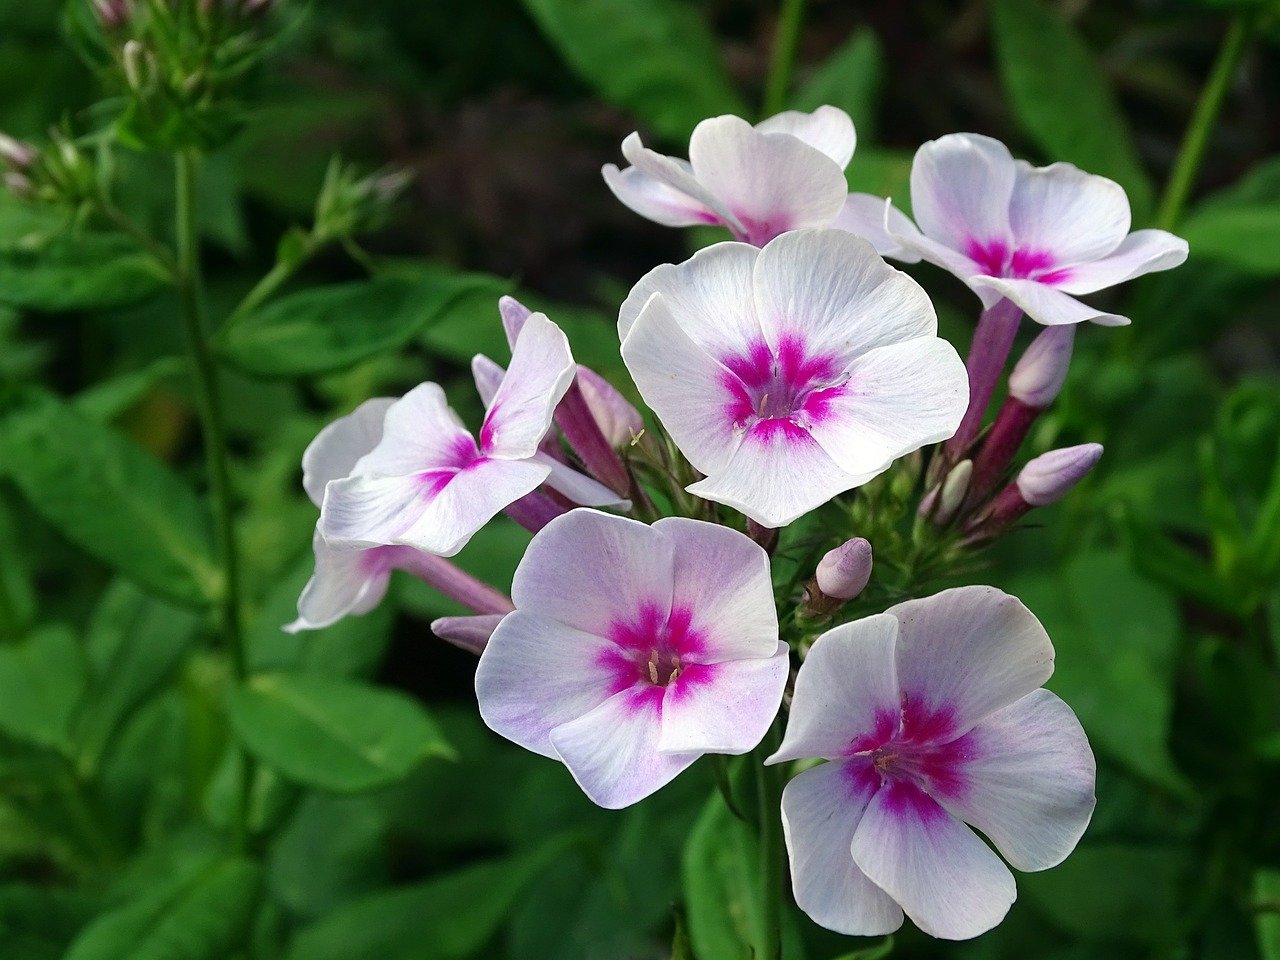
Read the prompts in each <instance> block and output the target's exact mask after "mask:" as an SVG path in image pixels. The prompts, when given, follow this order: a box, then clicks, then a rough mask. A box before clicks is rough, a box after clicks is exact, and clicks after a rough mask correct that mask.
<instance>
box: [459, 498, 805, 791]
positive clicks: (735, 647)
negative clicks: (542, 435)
mask: <svg viewBox="0 0 1280 960" xmlns="http://www.w3.org/2000/svg"><path fill="white" fill-rule="evenodd" d="M511 596H512V600H513V601H514V602H515V606H516V609H515V612H514V613H510V614H508V615H507V616H506V617H504V618H503V620H502V622H501V623H500V624H499V625H498V627H497V629H496V630H494V632H493V636H492V637H491V638H490V639H489V642H488V644H487V645H486V647H485V650H484V653H483V655H482V656H481V658H480V666H479V668H478V669H477V671H476V696H477V699H478V700H479V704H480V715H481V716H482V717H483V718H484V721H485V723H487V724H488V725H489V726H490V727H491V728H492V729H493V730H495V731H496V732H498V733H500V734H501V735H502V736H504V737H507V738H508V739H510V740H513V741H514V742H516V743H518V744H520V745H521V746H523V747H526V748H527V749H529V750H532V751H534V752H535V753H540V754H542V755H543V756H546V757H551V758H552V759H556V760H560V761H562V762H563V763H564V764H565V766H566V767H568V768H569V772H570V773H572V774H573V777H574V779H575V780H577V782H578V784H579V785H580V786H581V787H582V789H583V790H584V791H585V792H586V794H587V796H589V797H590V798H591V799H592V800H593V801H595V802H596V803H598V804H600V805H601V806H604V807H610V808H619V807H625V806H628V805H629V804H632V803H635V802H636V801H637V800H640V799H642V798H644V797H647V796H648V795H649V794H651V793H653V792H654V791H655V790H657V789H659V788H660V787H662V786H664V785H665V784H667V783H668V782H670V781H671V780H672V779H673V778H674V777H675V776H676V775H677V774H679V773H680V772H681V771H682V770H684V769H685V768H686V767H688V766H689V765H690V764H691V763H693V762H694V761H695V760H696V759H697V758H698V757H700V756H701V755H702V754H704V753H729V754H741V753H746V752H748V751H749V750H751V749H752V748H753V747H755V746H756V744H758V743H759V742H760V740H761V739H762V738H763V737H764V734H765V732H766V731H767V730H768V728H769V725H770V724H771V723H772V722H773V719H774V717H775V716H776V715H777V712H778V707H779V705H780V703H781V700H782V691H783V687H784V686H785V685H786V681H787V670H788V655H787V647H786V645H785V644H784V643H781V642H780V641H779V639H778V620H777V613H776V611H775V609H774V604H773V587H772V584H771V581H770V577H769V559H768V556H767V555H766V554H765V552H764V550H763V549H761V548H760V547H759V546H758V545H757V544H756V543H754V542H753V541H752V540H750V539H749V538H748V537H746V536H743V535H742V534H740V533H738V532H737V531H735V530H731V529H729V528H728V527H722V526H717V525H715V524H711V523H704V522H702V521H699V520H688V519H684V518H680V517H671V518H667V519H663V520H659V521H658V522H657V523H655V524H653V525H652V526H646V525H645V524H643V523H640V522H638V521H635V520H628V519H626V518H623V517H617V516H611V515H608V514H604V513H599V512H597V511H595V510H585V509H579V510H574V511H571V512H570V513H567V514H565V515H563V516H561V517H557V518H556V519H555V520H552V521H551V522H550V523H549V524H547V526H546V527H545V528H544V529H543V530H541V531H540V532H539V533H538V534H537V535H535V536H534V538H533V541H532V542H531V543H530V544H529V549H528V551H527V552H526V553H525V555H524V559H523V560H521V562H520V566H519V568H518V569H517V570H516V574H515V580H514V582H513V583H512V588H511Z"/></svg>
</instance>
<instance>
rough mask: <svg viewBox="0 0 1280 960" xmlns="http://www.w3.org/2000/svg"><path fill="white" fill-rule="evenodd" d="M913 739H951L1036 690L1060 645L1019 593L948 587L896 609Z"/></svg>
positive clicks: (907, 724)
mask: <svg viewBox="0 0 1280 960" xmlns="http://www.w3.org/2000/svg"><path fill="white" fill-rule="evenodd" d="M887 612H888V613H889V614H891V615H893V616H894V617H897V619H898V622H899V627H898V684H899V686H900V688H901V690H902V696H903V704H904V717H903V719H904V731H905V733H906V735H907V736H908V738H909V739H912V738H914V739H919V740H925V741H932V742H945V741H947V740H951V739H954V738H955V737H957V736H959V735H960V734H962V733H965V732H966V731H968V730H969V729H971V728H972V727H973V726H974V724H976V723H978V722H979V721H980V720H982V718H983V717H986V716H987V715H988V714H990V713H993V712H994V711H996V710H999V709H1000V708H1001V707H1007V706H1008V705H1009V704H1011V703H1014V702H1015V701H1017V700H1020V699H1021V698H1022V697H1025V696H1026V695H1027V694H1029V693H1030V692H1031V691H1032V690H1035V689H1036V688H1037V687H1039V686H1040V685H1041V684H1043V683H1044V682H1045V681H1046V680H1048V679H1049V676H1050V675H1051V674H1052V673H1053V644H1052V643H1050V642H1049V635H1048V634H1046V633H1045V631H1044V627H1042V626H1041V625H1040V621H1039V620H1037V619H1036V618H1035V615H1034V614H1033V613H1032V612H1031V611H1030V610H1028V609H1027V608H1026V607H1025V606H1023V605H1022V603H1021V601H1019V600H1018V598H1017V597H1011V596H1010V595H1009V594H1007V593H1004V592H1003V591H1001V590H997V589H996V588H995V587H986V586H971V587H956V588H955V589H952V590H944V591H942V592H941V593H938V594H935V595H934V596H932V597H925V598H923V599H920V600H908V601H907V602H905V603H900V604H898V605H897V606H895V607H890V608H889V610H888V611H887Z"/></svg>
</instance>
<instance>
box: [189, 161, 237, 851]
mask: <svg viewBox="0 0 1280 960" xmlns="http://www.w3.org/2000/svg"><path fill="white" fill-rule="evenodd" d="M175 163H176V170H175V174H176V176H175V183H176V197H177V217H176V219H177V224H176V227H177V251H178V272H177V283H178V297H179V301H180V303H181V308H182V309H181V313H182V320H183V323H184V324H185V325H186V329H187V341H188V348H189V349H190V351H191V359H192V368H193V369H194V371H195V392H196V406H197V408H198V410H199V413H200V422H201V427H202V429H203V434H204V454H205V464H206V470H207V472H208V474H209V495H210V499H211V500H212V503H213V515H214V525H215V531H216V535H217V539H218V551H219V554H220V556H221V560H222V574H223V584H222V592H221V597H220V606H221V610H220V615H221V621H222V624H221V625H222V633H223V638H224V639H225V641H226V644H227V649H228V652H229V653H230V656H231V665H232V669H233V670H234V672H235V676H236V678H237V679H243V678H244V677H245V676H246V674H247V673H248V662H247V658H246V656H245V644H244V629H243V625H242V622H241V594H240V589H241V585H240V557H239V551H238V549H237V546H236V538H235V513H234V503H233V499H232V490H231V474H230V469H229V467H228V463H227V432H226V426H225V423H224V420H223V413H222V400H221V396H220V393H219V384H218V368H217V364H216V363H215V361H214V358H213V352H212V350H211V349H210V344H209V335H208V332H207V329H206V324H205V317H204V303H203V289H202V286H203V281H202V278H201V274H200V251H199V241H198V234H197V228H196V223H197V219H196V174H197V167H198V164H199V158H198V157H197V156H196V155H195V154H194V153H192V152H190V151H183V152H180V153H178V154H177V156H176V157H175ZM252 784H253V761H252V759H251V758H250V757H248V756H247V755H244V756H243V757H242V763H241V785H242V789H241V796H240V804H239V809H238V810H237V816H236V819H235V840H236V846H237V848H238V849H244V848H245V847H246V846H247V843H248V831H249V802H250V791H251V789H252Z"/></svg>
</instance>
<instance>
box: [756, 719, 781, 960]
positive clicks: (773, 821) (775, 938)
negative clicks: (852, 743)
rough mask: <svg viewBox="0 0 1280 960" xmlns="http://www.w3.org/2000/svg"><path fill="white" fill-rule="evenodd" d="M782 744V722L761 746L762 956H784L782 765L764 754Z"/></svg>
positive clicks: (758, 794)
mask: <svg viewBox="0 0 1280 960" xmlns="http://www.w3.org/2000/svg"><path fill="white" fill-rule="evenodd" d="M777 745H778V723H777V721H775V722H774V725H773V727H772V728H771V729H770V730H769V733H768V734H767V735H766V736H765V739H764V743H762V744H761V745H760V747H759V748H757V752H756V754H755V763H756V799H757V802H758V805H759V808H760V810H759V816H760V880H761V891H760V926H761V929H762V930H763V932H764V944H763V948H764V954H763V957H762V960H781V958H782V897H783V888H784V881H785V879H786V874H785V871H784V864H783V859H782V806H781V804H782V773H783V768H782V767H766V766H765V765H764V758H765V757H767V756H768V755H769V754H771V753H772V752H773V751H774V750H775V749H776V748H777Z"/></svg>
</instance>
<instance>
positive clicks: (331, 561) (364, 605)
mask: <svg viewBox="0 0 1280 960" xmlns="http://www.w3.org/2000/svg"><path fill="white" fill-rule="evenodd" d="M311 546H312V549H313V550H314V551H315V555H316V568H315V572H314V573H313V574H312V575H311V579H310V580H308V581H307V585H306V586H305V587H303V588H302V595H301V596H300V597H298V619H297V620H295V621H293V622H292V623H290V624H288V625H287V626H285V627H284V630H285V632H286V633H298V632H299V631H302V630H321V629H323V628H324V627H328V626H331V625H332V624H335V623H337V622H338V621H339V620H341V619H342V618H343V617H348V616H356V615H359V614H363V613H368V612H369V611H370V610H372V609H373V608H374V607H376V606H377V605H378V604H379V603H381V602H382V598H383V597H384V596H385V595H386V592H387V583H388V582H389V580H390V578H391V571H390V567H389V565H388V564H387V563H385V562H384V561H383V560H382V554H383V551H384V548H379V547H375V548H373V549H372V550H335V549H334V548H333V547H331V546H329V545H328V543H326V542H325V539H324V538H323V537H322V536H320V534H319V533H318V532H317V533H316V534H315V535H314V536H313V537H312V542H311Z"/></svg>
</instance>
